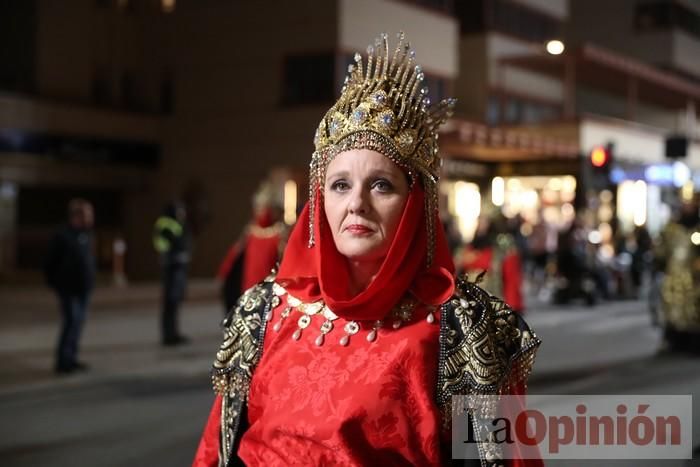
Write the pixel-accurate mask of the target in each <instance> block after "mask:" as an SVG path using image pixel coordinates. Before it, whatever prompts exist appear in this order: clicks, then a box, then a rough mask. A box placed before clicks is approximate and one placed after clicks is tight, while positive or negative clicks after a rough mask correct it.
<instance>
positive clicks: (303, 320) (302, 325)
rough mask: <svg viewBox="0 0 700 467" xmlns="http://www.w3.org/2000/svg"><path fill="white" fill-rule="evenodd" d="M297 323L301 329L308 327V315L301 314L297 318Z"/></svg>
mask: <svg viewBox="0 0 700 467" xmlns="http://www.w3.org/2000/svg"><path fill="white" fill-rule="evenodd" d="M297 324H298V325H299V327H300V328H301V329H306V328H308V327H309V324H311V317H309V315H303V316H302V317H301V318H299V321H298V322H297Z"/></svg>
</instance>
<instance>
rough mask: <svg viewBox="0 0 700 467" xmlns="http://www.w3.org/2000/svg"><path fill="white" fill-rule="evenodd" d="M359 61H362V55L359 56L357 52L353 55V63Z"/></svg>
mask: <svg viewBox="0 0 700 467" xmlns="http://www.w3.org/2000/svg"><path fill="white" fill-rule="evenodd" d="M360 60H362V55H360V54H359V53H358V52H356V53H355V61H356V62H359V61H360Z"/></svg>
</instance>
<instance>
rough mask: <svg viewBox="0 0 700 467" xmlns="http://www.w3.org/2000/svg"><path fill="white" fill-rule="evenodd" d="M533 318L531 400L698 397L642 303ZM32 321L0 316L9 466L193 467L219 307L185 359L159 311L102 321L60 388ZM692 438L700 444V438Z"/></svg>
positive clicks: (1, 403)
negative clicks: (166, 343)
mask: <svg viewBox="0 0 700 467" xmlns="http://www.w3.org/2000/svg"><path fill="white" fill-rule="evenodd" d="M530 309H531V310H532V311H531V312H530V313H529V315H528V321H529V322H530V323H531V324H532V325H533V327H534V328H535V330H536V331H537V333H538V334H539V335H540V337H541V338H542V339H543V340H544V342H545V344H544V345H543V346H542V348H541V351H540V354H539V356H538V360H537V365H536V369H535V374H534V376H533V379H532V382H531V385H530V391H531V392H532V393H538V394H611V393H612V394H616V393H622V394H694V395H700V358H698V357H694V356H683V355H667V354H664V353H659V352H658V349H659V347H660V338H659V335H658V332H657V331H656V330H655V329H653V328H652V327H651V326H650V325H649V317H648V315H647V314H646V312H645V310H644V307H643V306H642V304H641V303H639V302H615V303H611V304H607V305H605V306H598V307H596V308H593V309H586V308H584V307H571V308H566V309H558V308H552V307H546V306H536V307H531V308H530ZM26 312H27V313H29V312H31V310H27V311H26ZM34 313H35V314H36V319H32V320H28V319H27V316H23V317H22V319H3V318H2V317H0V362H1V363H0V413H2V416H1V417H0V464H1V465H3V466H18V467H20V466H22V467H23V466H37V465H42V466H44V465H47V466H60V467H62V466H66V467H67V466H76V465H100V466H107V467H109V466H129V467H135V466H141V465H143V466H186V465H189V463H190V461H191V458H192V454H193V452H194V449H195V446H196V443H197V439H198V436H199V433H200V431H201V428H202V426H203V424H204V420H205V418H206V415H207V411H208V407H209V404H210V403H211V400H212V395H211V391H210V388H209V381H208V376H207V370H208V367H209V364H210V360H211V357H212V355H213V352H214V350H215V349H216V347H217V346H218V341H219V330H218V322H219V320H220V318H221V312H220V308H219V305H218V304H216V303H213V302H199V303H196V304H190V305H187V306H186V307H185V309H184V310H183V329H186V330H187V332H188V334H189V335H190V336H191V337H192V338H193V342H192V344H191V345H190V346H187V347H184V348H178V349H163V348H161V347H160V346H158V345H157V342H158V333H157V329H158V326H157V325H158V321H157V312H156V309H155V307H154V306H153V303H147V304H144V305H143V306H140V305H138V304H135V303H130V304H129V306H128V307H126V308H124V309H119V307H114V306H112V307H107V308H106V309H103V310H102V309H101V310H95V311H94V312H93V313H92V315H91V316H90V321H89V323H88V326H87V328H86V330H85V335H84V346H83V350H84V359H85V360H86V361H88V362H90V363H91V364H92V365H93V368H92V370H91V371H90V372H88V373H85V374H80V375H74V376H73V375H72V376H70V377H62V378H57V377H55V376H54V375H53V374H52V373H51V372H50V368H51V363H52V352H53V345H54V342H55V338H56V329H55V326H56V323H55V322H53V320H52V316H53V314H52V313H51V312H48V311H46V310H43V311H41V310H36V311H35V312H34ZM32 316H34V315H32ZM694 418H695V419H698V420H700V417H694ZM694 432H695V433H696V443H695V444H696V445H700V442H698V441H700V440H699V439H698V438H697V436H698V434H700V429H699V428H698V427H696V429H695V430H694ZM547 465H554V466H573V465H576V466H581V465H590V466H593V465H596V466H600V465H613V466H623V465H624V466H639V465H642V466H652V465H653V466H660V465H663V466H665V465H668V466H683V465H688V463H687V462H683V461H678V462H659V461H648V462H640V461H635V462H626V463H625V462H608V461H603V462H601V461H595V462H589V463H583V462H580V461H576V462H564V461H560V462H548V463H547Z"/></svg>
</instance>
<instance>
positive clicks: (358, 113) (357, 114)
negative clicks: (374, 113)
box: [352, 109, 367, 123]
mask: <svg viewBox="0 0 700 467" xmlns="http://www.w3.org/2000/svg"><path fill="white" fill-rule="evenodd" d="M366 116H367V112H365V110H364V109H355V111H354V112H353V113H352V118H353V120H355V122H357V123H359V122H361V121H362V120H364V119H365V117H366Z"/></svg>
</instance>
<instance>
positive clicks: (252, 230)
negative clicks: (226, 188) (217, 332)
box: [216, 209, 285, 311]
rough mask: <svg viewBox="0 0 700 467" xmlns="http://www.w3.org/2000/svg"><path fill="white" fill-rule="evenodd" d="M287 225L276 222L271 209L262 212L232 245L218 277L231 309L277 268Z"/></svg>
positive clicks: (225, 302) (220, 267) (225, 300)
mask: <svg viewBox="0 0 700 467" xmlns="http://www.w3.org/2000/svg"><path fill="white" fill-rule="evenodd" d="M284 231H285V229H284V225H283V224H282V223H281V222H273V220H272V215H271V212H270V209H266V210H264V211H262V212H261V213H260V214H259V215H258V216H257V217H256V219H255V220H254V221H253V223H252V224H251V225H249V226H248V227H247V228H246V231H245V233H244V235H243V237H242V238H240V239H239V240H238V241H237V242H236V243H234V244H233V245H231V247H230V248H229V250H228V252H227V253H226V256H225V257H224V260H223V261H222V262H221V265H220V266H219V270H218V271H217V273H216V277H217V278H218V279H219V280H220V281H221V282H222V283H223V284H224V290H223V294H224V306H225V308H226V311H228V310H230V309H231V308H232V307H233V306H234V305H235V304H236V301H237V300H238V297H240V296H241V294H242V293H243V292H244V291H246V290H248V289H249V288H251V287H252V286H254V285H255V284H257V283H258V282H260V281H262V280H263V279H264V278H265V277H266V276H267V275H268V274H270V271H271V270H272V269H273V268H274V267H275V265H276V264H277V261H278V259H279V256H280V255H279V254H280V243H281V242H283V237H284Z"/></svg>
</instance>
